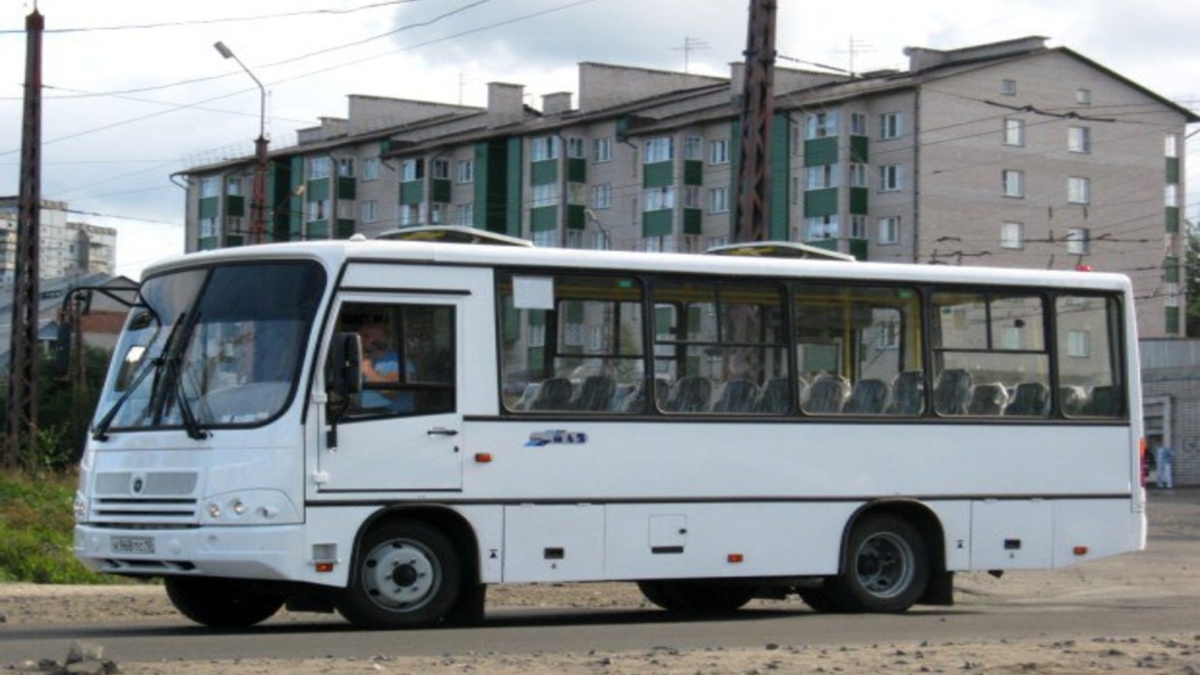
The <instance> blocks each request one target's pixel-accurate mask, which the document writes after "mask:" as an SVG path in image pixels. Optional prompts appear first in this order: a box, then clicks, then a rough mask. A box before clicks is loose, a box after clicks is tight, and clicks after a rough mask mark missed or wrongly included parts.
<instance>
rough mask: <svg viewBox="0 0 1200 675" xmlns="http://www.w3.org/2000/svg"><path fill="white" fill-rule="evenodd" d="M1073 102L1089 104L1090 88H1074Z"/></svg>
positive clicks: (1090, 98) (1090, 102)
mask: <svg viewBox="0 0 1200 675" xmlns="http://www.w3.org/2000/svg"><path fill="white" fill-rule="evenodd" d="M1075 102H1076V103H1078V104H1079V105H1091V104H1092V90H1091V89H1076V90H1075Z"/></svg>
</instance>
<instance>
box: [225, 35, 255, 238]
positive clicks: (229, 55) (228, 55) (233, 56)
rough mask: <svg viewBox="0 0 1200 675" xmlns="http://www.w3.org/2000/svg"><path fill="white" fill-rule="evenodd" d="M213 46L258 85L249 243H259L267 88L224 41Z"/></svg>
mask: <svg viewBox="0 0 1200 675" xmlns="http://www.w3.org/2000/svg"><path fill="white" fill-rule="evenodd" d="M213 48H215V49H216V50H217V52H218V53H220V54H221V57H222V58H226V59H233V60H234V61H236V62H237V64H238V65H239V66H241V67H242V70H244V71H246V74H247V75H249V76H250V79H252V80H254V84H257V85H258V91H259V104H258V138H257V139H255V141H254V160H255V165H254V189H253V192H252V194H251V197H250V242H249V243H251V244H259V243H262V241H263V239H264V235H265V234H266V231H267V208H266V201H267V143H268V141H267V90H266V88H265V87H263V84H262V82H259V81H258V78H257V77H255V76H254V73H252V72H250V69H249V68H247V67H246V64H244V63H242V60H241V59H239V58H238V57H237V54H234V53H233V50H232V49H230V48H229V47H226V46H225V43H224V42H220V41H218V42H217V43H215V44H214V45H213Z"/></svg>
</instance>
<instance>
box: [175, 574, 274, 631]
mask: <svg viewBox="0 0 1200 675" xmlns="http://www.w3.org/2000/svg"><path fill="white" fill-rule="evenodd" d="M254 583H255V582H252V581H244V580H241V579H217V578H212V577H181V576H170V577H167V578H166V579H164V580H163V585H164V586H165V587H166V590H167V597H168V598H170V600H171V604H172V605H175V609H177V610H179V613H180V614H182V615H184V616H186V617H187V618H189V619H191V620H192V621H195V622H196V623H198V624H200V625H202V626H210V627H212V628H246V627H248V626H253V625H254V624H256V623H259V622H262V621H266V620H267V619H269V618H271V617H272V616H274V614H275V612H278V611H279V608H280V607H282V606H283V602H284V597H283V596H282V595H279V594H275V593H269V592H263V591H260V590H255V588H254Z"/></svg>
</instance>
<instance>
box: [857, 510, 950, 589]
mask: <svg viewBox="0 0 1200 675" xmlns="http://www.w3.org/2000/svg"><path fill="white" fill-rule="evenodd" d="M879 514H888V515H894V516H898V517H900V518H903V519H905V520H906V521H908V522H909V523H911V524H912V525H913V526H914V527H916V528H917V531H918V532H920V533H921V539H922V541H923V542H924V544H925V550H926V554H927V556H928V560H929V567H930V569H929V585H928V586H927V587H926V589H925V593H924V594H923V595H922V596H921V598H920V599H919V600H918V601H917V602H918V603H919V604H926V605H951V604H953V579H954V575H953V573H952V572H948V571H947V570H946V531H945V528H944V527H943V526H942V520H941V518H939V517H938V515H937V513H936V512H935V511H934V510H933V509H932V508H930V506H929V505H928V504H926V503H924V502H922V501H920V500H918V499H912V498H889V499H876V500H872V501H869V502H867V503H865V504H863V505H862V506H860V507H858V509H856V510H855V511H854V513H853V514H851V516H850V518H849V519H847V521H846V526H845V528H843V530H842V542H841V546H840V548H839V551H838V572H839V573H840V572H842V571H843V570H844V569H845V567H846V564H847V557H848V549H849V544H850V533H851V532H853V531H854V528H855V527H856V526H857V525H858V524H859V523H860V522H861V521H862V520H863V519H864V518H866V517H869V516H873V515H879Z"/></svg>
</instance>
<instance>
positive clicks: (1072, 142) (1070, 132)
mask: <svg viewBox="0 0 1200 675" xmlns="http://www.w3.org/2000/svg"><path fill="white" fill-rule="evenodd" d="M1067 150H1068V151H1070V152H1078V153H1082V154H1085V155H1086V154H1090V153H1091V152H1092V130H1091V128H1090V127H1067Z"/></svg>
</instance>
